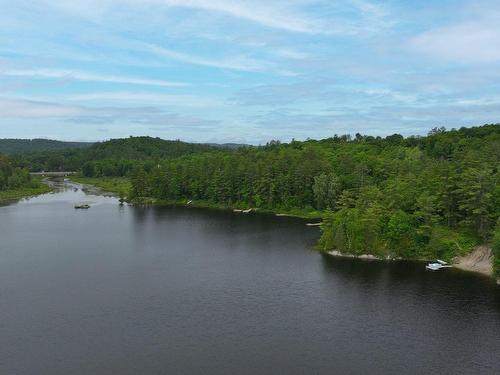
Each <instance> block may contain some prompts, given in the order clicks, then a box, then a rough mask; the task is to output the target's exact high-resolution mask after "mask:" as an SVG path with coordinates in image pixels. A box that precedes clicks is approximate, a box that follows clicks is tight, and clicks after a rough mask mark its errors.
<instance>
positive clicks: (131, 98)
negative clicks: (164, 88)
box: [68, 91, 224, 107]
mask: <svg viewBox="0 0 500 375" xmlns="http://www.w3.org/2000/svg"><path fill="white" fill-rule="evenodd" d="M68 100H70V101H78V102H81V101H99V102H102V101H117V102H127V103H129V102H133V103H147V104H161V105H171V106H181V107H216V106H217V107H219V106H222V105H224V102H223V101H222V100H220V99H217V98H211V97H203V96H198V95H183V94H180V95H169V94H155V93H147V92H126V91H124V92H96V93H90V94H82V95H74V96H70V97H69V98H68Z"/></svg>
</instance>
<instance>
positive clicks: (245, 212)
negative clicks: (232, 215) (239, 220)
mask: <svg viewBox="0 0 500 375" xmlns="http://www.w3.org/2000/svg"><path fill="white" fill-rule="evenodd" d="M241 212H243V213H244V214H248V213H250V212H252V209H251V208H249V209H248V210H241Z"/></svg>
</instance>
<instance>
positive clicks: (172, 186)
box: [131, 125, 500, 259]
mask: <svg viewBox="0 0 500 375" xmlns="http://www.w3.org/2000/svg"><path fill="white" fill-rule="evenodd" d="M499 166H500V125H486V126H482V127H477V128H462V129H460V130H452V131H445V130H444V129H443V128H441V129H434V130H433V131H431V132H430V133H429V136H427V137H410V138H403V137H402V136H400V135H393V136H389V137H386V138H380V137H371V136H362V135H360V134H357V135H356V136H355V137H354V138H352V139H351V137H349V136H341V137H338V136H335V137H333V138H329V139H324V140H321V141H306V142H295V141H294V142H291V143H289V144H280V143H278V142H272V143H270V144H268V145H267V146H265V147H260V148H244V149H237V150H225V151H217V152H211V153H202V154H194V155H188V156H183V157H180V158H175V159H170V160H162V161H161V162H159V163H158V164H151V163H149V164H146V165H144V166H141V167H139V168H134V171H133V173H132V175H131V180H132V186H133V188H132V197H133V198H135V199H138V200H140V199H144V198H145V197H147V198H153V199H156V200H163V201H179V200H182V199H193V200H200V201H204V202H211V203H213V204H214V205H219V206H226V207H235V206H237V207H254V208H261V209H269V210H273V211H275V212H280V211H291V210H294V209H299V210H303V211H312V210H319V211H320V215H321V216H322V217H323V220H324V225H323V235H322V237H321V240H320V243H319V246H320V247H321V248H322V249H325V250H329V249H336V250H339V251H342V252H347V253H352V254H362V253H371V254H375V255H378V256H390V257H403V258H433V257H440V258H444V259H450V258H451V257H452V256H455V255H458V254H463V253H466V252H468V251H469V250H470V248H471V247H472V246H473V245H474V244H477V243H479V242H485V241H490V240H491V238H492V235H493V232H494V228H495V224H496V222H497V220H498V217H499V215H500V184H499V182H500V171H499Z"/></svg>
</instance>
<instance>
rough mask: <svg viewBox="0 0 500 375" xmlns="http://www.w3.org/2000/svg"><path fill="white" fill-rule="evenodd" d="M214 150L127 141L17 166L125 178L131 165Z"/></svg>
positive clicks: (32, 157)
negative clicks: (80, 171) (77, 171)
mask: <svg viewBox="0 0 500 375" xmlns="http://www.w3.org/2000/svg"><path fill="white" fill-rule="evenodd" d="M215 149H217V148H216V147H214V146H210V145H205V144H196V143H186V142H181V141H167V140H163V139H160V138H152V137H129V138H123V139H112V140H109V141H105V142H97V143H94V144H92V145H91V146H90V147H86V148H80V149H64V150H58V151H49V152H36V153H27V154H22V155H17V156H16V163H17V164H18V165H20V166H26V167H29V168H30V170H32V171H41V170H51V171H60V170H67V171H68V170H81V169H82V168H83V169H84V170H85V171H86V172H87V174H88V175H89V176H92V177H94V176H96V177H100V176H103V175H105V176H124V175H127V174H128V172H129V171H130V169H131V166H132V165H134V164H135V163H137V162H140V161H142V162H144V161H146V160H150V161H154V160H159V159H167V158H175V157H180V156H183V155H188V154H192V153H197V152H205V151H210V150H215Z"/></svg>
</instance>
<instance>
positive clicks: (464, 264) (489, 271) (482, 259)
mask: <svg viewBox="0 0 500 375" xmlns="http://www.w3.org/2000/svg"><path fill="white" fill-rule="evenodd" d="M323 253H324V254H327V255H329V256H333V257H339V258H353V259H354V258H355V259H361V260H370V261H398V260H412V259H403V258H392V257H389V256H388V257H386V258H381V257H377V256H375V255H373V254H360V255H355V254H348V253H342V252H340V251H338V250H330V251H324V252H323ZM414 260H416V261H421V262H428V261H429V260H425V259H414ZM450 265H451V266H453V268H456V269H459V270H462V271H466V272H474V273H479V274H481V275H484V276H487V277H489V278H491V279H493V280H495V281H496V283H497V284H498V285H500V279H498V278H496V277H495V276H494V275H493V253H492V251H491V248H490V247H488V246H486V245H478V246H475V247H474V248H473V250H472V251H471V252H470V254H468V255H464V256H460V257H455V258H453V260H452V262H450Z"/></svg>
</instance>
